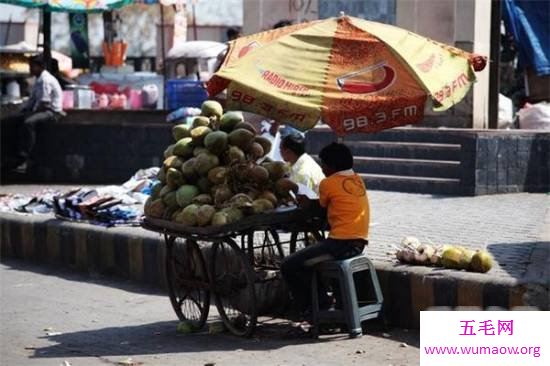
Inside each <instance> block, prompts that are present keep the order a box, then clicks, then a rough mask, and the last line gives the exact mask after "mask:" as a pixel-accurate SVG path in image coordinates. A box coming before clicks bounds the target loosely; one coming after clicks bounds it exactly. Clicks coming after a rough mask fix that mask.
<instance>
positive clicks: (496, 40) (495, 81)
mask: <svg viewBox="0 0 550 366" xmlns="http://www.w3.org/2000/svg"><path fill="white" fill-rule="evenodd" d="M501 16H502V15H501V2H500V0H491V57H490V59H491V62H490V63H489V128H490V129H497V128H498V96H499V93H500V22H501Z"/></svg>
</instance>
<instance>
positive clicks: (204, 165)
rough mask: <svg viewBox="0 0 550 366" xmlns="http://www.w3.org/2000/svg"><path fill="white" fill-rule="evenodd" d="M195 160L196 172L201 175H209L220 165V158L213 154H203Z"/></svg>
mask: <svg viewBox="0 0 550 366" xmlns="http://www.w3.org/2000/svg"><path fill="white" fill-rule="evenodd" d="M195 159H197V161H195V171H196V172H197V173H198V174H199V175H205V174H207V173H208V172H209V171H210V170H211V169H213V168H215V167H217V166H218V165H219V164H220V160H219V159H218V157H217V156H216V155H214V154H211V153H202V154H200V155H199V156H197V157H196V158H195Z"/></svg>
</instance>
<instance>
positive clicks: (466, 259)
mask: <svg viewBox="0 0 550 366" xmlns="http://www.w3.org/2000/svg"><path fill="white" fill-rule="evenodd" d="M457 248H458V249H459V250H460V251H461V252H462V259H461V261H460V268H461V269H468V268H470V264H471V262H472V258H473V256H474V254H475V251H473V250H471V249H469V248H466V247H463V246H457Z"/></svg>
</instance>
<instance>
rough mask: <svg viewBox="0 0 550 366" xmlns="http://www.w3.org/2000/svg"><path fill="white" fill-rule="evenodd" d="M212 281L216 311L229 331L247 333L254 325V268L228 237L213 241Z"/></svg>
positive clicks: (246, 335)
mask: <svg viewBox="0 0 550 366" xmlns="http://www.w3.org/2000/svg"><path fill="white" fill-rule="evenodd" d="M212 284H213V289H214V299H215V300H216V306H217V308H218V312H219V313H220V316H221V318H222V320H223V322H224V323H225V325H226V327H227V328H228V329H229V330H230V331H231V333H233V334H235V335H238V336H245V337H248V336H250V335H252V332H253V331H254V328H255V327H256V317H257V313H256V294H255V292H254V272H253V270H252V267H251V265H250V262H249V261H248V260H247V257H246V256H245V254H244V253H243V252H242V251H241V250H240V249H239V247H238V246H237V244H235V242H234V241H233V240H232V239H229V238H225V239H224V240H223V241H219V242H216V243H215V244H214V248H213V253H212Z"/></svg>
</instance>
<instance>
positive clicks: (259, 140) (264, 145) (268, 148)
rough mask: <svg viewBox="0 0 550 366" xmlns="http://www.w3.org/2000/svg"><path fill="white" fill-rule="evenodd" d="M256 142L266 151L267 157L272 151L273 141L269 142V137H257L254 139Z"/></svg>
mask: <svg viewBox="0 0 550 366" xmlns="http://www.w3.org/2000/svg"><path fill="white" fill-rule="evenodd" d="M254 142H257V143H259V144H260V145H262V148H263V149H264V154H266V155H267V154H269V152H270V151H271V141H269V139H268V138H267V137H264V136H255V137H254Z"/></svg>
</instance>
